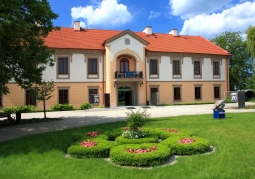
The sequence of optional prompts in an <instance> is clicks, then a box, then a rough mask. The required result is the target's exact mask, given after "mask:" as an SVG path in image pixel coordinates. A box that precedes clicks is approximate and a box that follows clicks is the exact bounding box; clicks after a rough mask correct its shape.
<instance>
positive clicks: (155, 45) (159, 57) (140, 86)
mask: <svg viewBox="0 0 255 179" xmlns="http://www.w3.org/2000/svg"><path fill="white" fill-rule="evenodd" d="M45 44H46V45H47V46H48V48H50V49H54V50H55V55H54V57H53V58H54V61H55V65H54V66H53V67H48V68H47V69H46V70H45V73H44V75H43V78H44V79H45V80H46V81H50V80H53V81H54V82H55V91H54V92H53V95H54V96H53V97H52V98H51V99H50V100H48V101H47V102H46V104H47V108H50V106H52V105H54V104H57V103H70V104H73V105H74V106H75V107H79V106H80V105H81V104H82V103H85V102H90V103H92V104H93V105H95V106H105V107H116V106H121V105H125V106H130V105H132V106H143V105H157V104H172V103H193V102H213V101H216V100H218V99H222V98H223V97H224V91H228V89H229V76H228V73H229V72H228V59H229V57H230V54H229V53H228V52H227V51H225V50H223V49H222V48H220V47H218V46H217V45H215V44H213V43H211V42H210V41H208V40H207V39H205V38H203V37H201V36H186V35H178V31H177V30H172V31H170V32H169V33H168V34H161V33H153V31H152V27H150V26H148V27H146V28H145V29H144V30H143V31H142V32H132V31H130V30H125V31H119V30H102V29H82V28H81V27H80V22H79V21H77V22H75V24H74V28H61V29H60V30H59V31H53V32H51V33H50V34H49V35H48V37H47V38H46V40H45ZM8 87H9V89H10V94H8V95H4V96H2V99H1V103H0V104H1V105H2V107H6V106H19V105H25V104H27V105H29V104H30V105H37V107H38V108H39V109H41V108H42V103H38V101H36V100H35V99H34V97H32V96H31V95H30V94H29V92H28V91H25V90H24V89H21V88H20V87H18V86H17V85H16V84H15V83H10V84H8Z"/></svg>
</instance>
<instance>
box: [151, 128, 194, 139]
mask: <svg viewBox="0 0 255 179" xmlns="http://www.w3.org/2000/svg"><path fill="white" fill-rule="evenodd" d="M148 132H149V134H151V135H154V136H157V137H158V138H159V139H167V138H169V137H174V136H192V132H190V131H188V130H185V129H175V128H156V129H151V130H149V131H148Z"/></svg>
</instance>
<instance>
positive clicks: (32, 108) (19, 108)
mask: <svg viewBox="0 0 255 179" xmlns="http://www.w3.org/2000/svg"><path fill="white" fill-rule="evenodd" d="M2 111H3V112H4V113H10V114H11V113H15V112H21V113H29V112H36V111H37V108H36V107H35V106H30V105H28V106H27V105H24V106H17V107H16V108H15V107H14V108H13V107H5V108H3V109H2Z"/></svg>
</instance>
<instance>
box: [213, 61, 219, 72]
mask: <svg viewBox="0 0 255 179" xmlns="http://www.w3.org/2000/svg"><path fill="white" fill-rule="evenodd" d="M219 74H220V70H219V62H213V75H219Z"/></svg>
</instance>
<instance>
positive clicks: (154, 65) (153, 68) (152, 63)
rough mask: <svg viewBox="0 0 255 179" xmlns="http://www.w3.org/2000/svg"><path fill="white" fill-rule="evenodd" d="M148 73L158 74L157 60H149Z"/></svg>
mask: <svg viewBox="0 0 255 179" xmlns="http://www.w3.org/2000/svg"><path fill="white" fill-rule="evenodd" d="M150 74H158V61H157V60H150Z"/></svg>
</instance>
